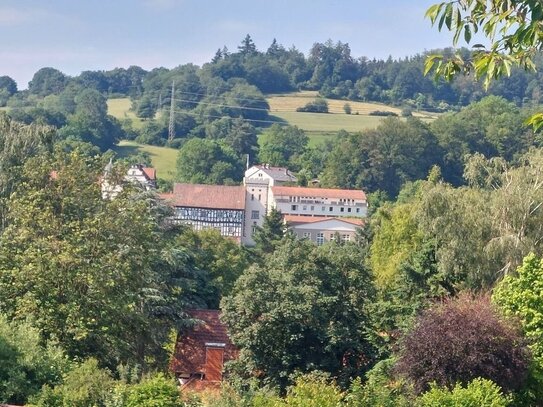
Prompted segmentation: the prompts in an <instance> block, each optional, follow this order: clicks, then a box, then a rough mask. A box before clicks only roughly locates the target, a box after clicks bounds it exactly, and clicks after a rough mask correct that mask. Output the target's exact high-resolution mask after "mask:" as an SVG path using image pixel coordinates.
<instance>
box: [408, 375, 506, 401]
mask: <svg viewBox="0 0 543 407" xmlns="http://www.w3.org/2000/svg"><path fill="white" fill-rule="evenodd" d="M510 401H511V399H510V397H507V396H505V395H504V394H503V393H502V390H501V389H500V387H499V386H498V385H496V384H495V383H493V382H492V381H490V380H486V379H480V378H479V379H474V380H473V381H471V382H470V383H468V384H467V385H466V386H465V387H462V386H461V385H460V384H457V385H456V386H454V388H453V389H452V390H449V389H447V388H442V387H438V386H435V385H434V386H432V388H431V389H430V390H429V391H427V392H426V393H424V394H423V395H421V396H420V397H419V398H418V399H417V401H416V406H418V407H472V406H473V407H475V406H477V407H506V406H508V405H510Z"/></svg>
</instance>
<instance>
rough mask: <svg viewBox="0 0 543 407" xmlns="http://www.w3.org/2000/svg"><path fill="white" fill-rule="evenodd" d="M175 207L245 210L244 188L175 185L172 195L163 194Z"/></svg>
mask: <svg viewBox="0 0 543 407" xmlns="http://www.w3.org/2000/svg"><path fill="white" fill-rule="evenodd" d="M161 196H162V197H163V199H165V200H167V201H168V202H170V203H171V204H172V205H174V206H187V207H191V208H215V209H238V210H243V209H245V188H244V187H243V186H226V185H199V184H174V187H173V193H172V194H162V195H161Z"/></svg>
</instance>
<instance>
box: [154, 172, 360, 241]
mask: <svg viewBox="0 0 543 407" xmlns="http://www.w3.org/2000/svg"><path fill="white" fill-rule="evenodd" d="M296 181H297V180H296V177H295V176H294V175H293V174H292V173H291V172H290V171H289V170H288V169H286V168H281V167H270V166H269V165H255V166H253V167H251V168H248V169H247V171H245V177H244V179H243V185H242V186H224V185H196V184H175V185H174V189H173V192H172V193H171V194H162V197H163V198H164V199H165V200H166V201H167V202H168V203H169V204H170V205H171V206H172V207H173V209H174V217H173V220H174V221H175V222H179V223H184V224H188V225H190V226H192V227H193V228H194V229H195V230H202V229H209V228H213V229H217V230H219V231H220V233H221V235H223V236H227V237H231V238H234V239H236V240H238V241H239V242H240V243H242V244H244V245H247V246H252V245H254V244H255V242H254V240H253V234H254V233H255V231H256V229H257V228H258V227H261V226H262V225H263V223H264V218H265V217H266V215H267V214H269V213H270V212H271V210H272V209H273V208H276V209H278V210H279V211H281V213H282V214H283V216H284V218H285V223H286V224H287V225H288V227H290V228H291V229H292V230H293V232H294V233H295V234H296V235H299V236H300V237H301V238H303V237H306V238H310V239H311V240H312V241H314V242H316V243H319V244H321V243H324V242H327V241H330V240H332V239H333V238H334V236H336V232H337V233H339V235H340V236H343V238H342V239H343V240H345V241H347V240H352V239H354V235H355V232H356V228H359V227H360V226H361V225H362V223H363V222H362V219H363V218H365V217H366V215H367V201H366V195H365V194H364V192H363V191H359V190H341V189H327V188H305V187H297V186H292V185H293V184H295V183H296Z"/></svg>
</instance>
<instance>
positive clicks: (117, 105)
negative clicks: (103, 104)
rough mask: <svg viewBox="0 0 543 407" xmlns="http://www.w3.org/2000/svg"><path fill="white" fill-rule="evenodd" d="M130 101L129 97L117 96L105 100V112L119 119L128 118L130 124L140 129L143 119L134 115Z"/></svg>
mask: <svg viewBox="0 0 543 407" xmlns="http://www.w3.org/2000/svg"><path fill="white" fill-rule="evenodd" d="M131 106H132V102H131V101H130V98H118V99H108V100H107V112H108V113H109V114H110V115H112V116H113V117H116V118H117V119H119V120H123V119H130V120H132V126H133V127H134V128H135V129H140V128H141V127H142V126H143V120H141V119H140V118H139V117H137V116H136V114H135V113H134V112H133V111H131V110H130V107H131Z"/></svg>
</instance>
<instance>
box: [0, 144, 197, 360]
mask: <svg viewBox="0 0 543 407" xmlns="http://www.w3.org/2000/svg"><path fill="white" fill-rule="evenodd" d="M102 168H103V162H101V161H100V160H99V159H97V158H89V157H86V156H82V155H80V154H78V153H77V152H74V153H69V154H65V153H62V152H57V153H56V154H55V156H54V157H44V156H42V157H39V158H34V159H31V160H29V161H28V162H27V163H26V164H25V166H24V169H23V174H22V175H23V179H24V183H23V184H22V185H21V187H20V188H19V189H18V190H17V193H16V194H14V195H13V196H12V197H11V200H10V202H9V214H8V219H9V226H8V227H7V228H6V230H5V231H4V233H3V235H2V236H1V246H0V258H1V259H2V262H1V267H0V295H1V296H2V297H3V298H12V299H13V300H12V301H7V302H2V303H0V308H1V310H2V312H5V313H6V314H7V315H8V317H9V318H10V319H22V318H26V317H30V318H32V319H33V322H34V323H35V325H36V327H37V328H38V329H39V330H40V333H41V337H42V338H44V339H48V338H56V339H57V340H58V341H59V344H60V345H61V346H62V348H63V349H65V350H66V352H67V353H68V355H69V356H70V357H77V358H85V357H88V356H93V357H95V358H97V359H98V360H99V361H100V362H101V364H102V365H108V366H110V367H115V366H117V365H118V364H119V363H120V362H130V363H139V364H141V365H145V362H146V363H150V364H153V363H154V364H159V359H158V358H159V356H160V355H162V353H163V351H162V347H161V345H162V342H163V340H164V338H165V336H166V335H167V333H168V332H169V330H170V329H171V327H172V326H175V325H176V324H177V323H178V322H179V320H180V319H182V314H181V311H180V308H181V307H182V306H183V305H184V304H183V302H182V301H180V298H179V297H180V293H181V287H180V285H182V284H187V281H188V282H192V281H193V280H192V278H191V277H192V275H191V274H190V273H191V271H190V270H191V267H190V266H189V265H188V264H187V263H188V262H186V261H185V260H186V257H185V256H184V255H183V256H181V255H176V253H175V252H172V250H169V248H170V246H169V243H170V240H169V239H168V238H167V237H168V234H167V233H166V232H167V231H165V230H163V229H162V228H161V224H160V219H161V217H162V216H163V215H161V212H160V207H158V205H157V204H156V201H154V200H153V199H149V198H148V197H144V196H138V195H136V191H131V189H130V187H129V186H125V189H124V191H123V193H121V194H120V195H119V196H118V197H117V198H116V199H113V200H103V199H102V196H101V191H100V185H99V183H98V182H97V179H98V177H99V175H98V174H100V173H101V171H102ZM51 169H55V171H56V177H55V178H53V179H52V178H51ZM119 177H120V176H119ZM176 279H177V280H176ZM151 356H152V357H151ZM160 357H163V356H160Z"/></svg>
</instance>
